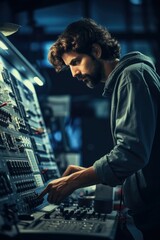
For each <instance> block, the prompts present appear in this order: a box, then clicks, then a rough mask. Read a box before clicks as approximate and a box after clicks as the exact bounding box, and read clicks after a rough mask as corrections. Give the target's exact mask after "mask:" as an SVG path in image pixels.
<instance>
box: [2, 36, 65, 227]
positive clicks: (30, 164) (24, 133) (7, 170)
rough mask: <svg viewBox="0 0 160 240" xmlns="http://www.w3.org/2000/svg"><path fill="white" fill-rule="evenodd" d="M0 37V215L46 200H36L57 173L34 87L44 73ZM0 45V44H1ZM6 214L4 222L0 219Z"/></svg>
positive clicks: (30, 208)
mask: <svg viewBox="0 0 160 240" xmlns="http://www.w3.org/2000/svg"><path fill="white" fill-rule="evenodd" d="M0 41H1V42H2V43H3V46H5V48H0V159H1V161H0V216H2V219H3V221H2V223H0V224H1V225H2V226H1V225H0V227H1V228H2V229H3V225H5V223H4V222H7V218H8V217H10V216H9V212H10V215H14V214H17V215H18V217H19V216H21V215H24V214H31V213H32V212H34V211H35V210H36V209H37V208H39V207H40V208H41V207H42V206H44V205H45V204H47V202H44V201H43V199H42V200H39V199H38V198H37V196H38V194H39V191H41V189H42V188H43V187H44V186H45V184H47V182H48V181H49V180H51V179H55V178H58V177H59V176H60V173H59V170H58V167H57V165H56V162H55V157H54V153H53V151H52V146H51V143H50V141H49V137H48V133H47V129H46V126H45V123H44V120H43V116H42V113H41V109H40V106H39V102H38V98H37V95H36V91H35V88H34V84H33V82H34V77H35V76H36V77H39V78H41V79H42V81H43V77H42V76H41V75H40V74H39V73H38V72H37V71H36V70H35V69H34V68H33V67H32V66H31V65H30V63H29V62H28V61H27V60H26V59H25V58H24V57H23V56H22V55H21V54H20V53H19V52H18V50H17V49H16V48H15V47H14V46H13V45H12V44H11V42H10V41H9V40H8V39H7V38H6V37H5V36H4V35H2V34H0ZM1 45H2V44H1ZM4 218H6V220H5V219H4Z"/></svg>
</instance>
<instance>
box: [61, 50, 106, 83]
mask: <svg viewBox="0 0 160 240" xmlns="http://www.w3.org/2000/svg"><path fill="white" fill-rule="evenodd" d="M62 59H63V61H64V63H65V65H66V66H68V67H69V68H70V70H71V73H72V76H73V77H77V79H78V80H80V81H83V82H84V83H85V84H86V85H87V86H88V87H89V88H94V87H95V85H97V84H98V83H99V82H101V80H102V65H101V62H100V60H99V59H96V58H94V57H91V56H89V55H86V54H80V53H76V52H69V53H64V54H63V56H62Z"/></svg>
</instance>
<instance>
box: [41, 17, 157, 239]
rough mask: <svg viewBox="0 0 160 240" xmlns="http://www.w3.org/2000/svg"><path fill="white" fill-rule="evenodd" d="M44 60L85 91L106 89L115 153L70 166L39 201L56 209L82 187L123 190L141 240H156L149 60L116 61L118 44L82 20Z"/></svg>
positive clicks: (153, 90) (153, 80) (153, 85)
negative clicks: (100, 86)
mask: <svg viewBox="0 0 160 240" xmlns="http://www.w3.org/2000/svg"><path fill="white" fill-rule="evenodd" d="M48 56H49V61H50V62H51V64H52V65H53V66H54V68H55V70H56V71H57V72H60V71H61V70H62V69H63V68H66V67H68V68H70V70H71V73H72V75H73V77H76V78H77V79H78V80H80V81H83V82H84V83H85V84H86V85H87V86H88V87H89V88H94V87H95V86H96V85H97V84H99V83H104V84H105V87H104V92H103V96H104V97H107V96H109V97H110V99H111V112H110V118H111V132H112V136H113V142H114V147H113V149H112V150H111V151H110V152H109V153H106V155H105V156H102V157H101V158H100V159H98V160H96V161H95V163H94V165H93V166H91V167H89V168H83V167H80V166H69V167H68V168H67V169H66V171H65V172H64V174H63V176H62V177H61V178H59V179H56V180H53V181H51V182H50V183H49V184H48V186H47V187H46V188H45V189H44V190H43V192H42V193H41V194H40V197H43V196H44V195H45V194H48V201H49V202H50V203H55V204H56V203H60V202H61V201H62V200H63V199H64V198H65V197H67V196H68V195H70V194H71V193H72V192H73V191H74V190H76V189H78V188H81V187H86V186H90V185H94V184H98V183H102V184H106V185H109V186H113V187H114V186H117V185H120V184H122V185H123V192H124V202H125V205H126V206H127V208H129V209H130V211H131V214H132V216H133V218H134V221H135V223H136V225H137V227H138V228H139V229H141V230H142V232H143V233H144V239H154V235H153V233H156V234H159V236H160V233H159V230H158V228H159V227H160V217H159V213H160V177H159V172H160V159H159V158H160V157H159V156H160V147H159V142H160V141H159V140H160V139H159V138H160V136H159V135H160V134H159V133H160V132H159V126H158V119H159V118H158V117H159V113H158V105H159V102H158V98H159V95H160V93H159V89H160V78H159V76H158V75H157V73H156V70H155V66H154V64H153V62H152V60H151V59H150V58H149V57H148V56H145V55H143V54H142V53H140V52H131V53H128V54H126V55H125V56H123V57H122V58H120V44H119V43H118V41H117V40H115V39H114V38H113V37H112V36H111V35H110V33H109V32H108V30H107V29H105V28H104V27H102V26H100V25H98V24H97V23H96V22H94V21H93V20H91V19H85V18H84V19H81V20H79V21H76V22H73V23H72V24H70V25H69V26H68V27H67V28H66V29H65V31H64V32H63V33H62V34H61V35H60V36H59V38H58V39H57V41H56V42H55V43H54V44H53V45H52V47H51V48H50V51H49V55H48ZM97 127H98V126H97ZM103 144H104V143H103ZM146 232H147V233H146ZM149 234H151V238H149ZM146 236H147V237H146ZM157 239H158V238H157Z"/></svg>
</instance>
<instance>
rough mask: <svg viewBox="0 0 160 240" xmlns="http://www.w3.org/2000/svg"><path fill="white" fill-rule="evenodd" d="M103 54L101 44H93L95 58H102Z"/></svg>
mask: <svg viewBox="0 0 160 240" xmlns="http://www.w3.org/2000/svg"><path fill="white" fill-rule="evenodd" d="M101 54H102V48H101V46H100V45H99V44H97V43H93V44H92V55H93V56H94V57H95V58H100V57H101Z"/></svg>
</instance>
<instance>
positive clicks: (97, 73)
mask: <svg viewBox="0 0 160 240" xmlns="http://www.w3.org/2000/svg"><path fill="white" fill-rule="evenodd" d="M92 59H93V69H94V70H93V72H92V73H91V74H83V75H81V76H79V79H80V80H82V81H83V82H84V83H85V84H86V86H87V87H89V88H94V87H95V86H96V85H98V84H99V83H100V82H101V80H102V75H103V74H102V73H103V69H102V65H101V62H100V61H99V60H97V59H95V58H93V57H92Z"/></svg>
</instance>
